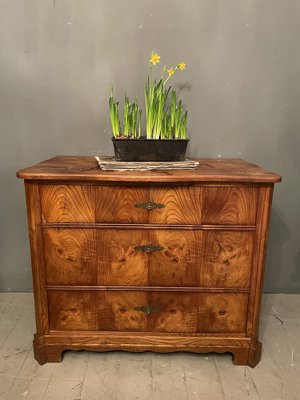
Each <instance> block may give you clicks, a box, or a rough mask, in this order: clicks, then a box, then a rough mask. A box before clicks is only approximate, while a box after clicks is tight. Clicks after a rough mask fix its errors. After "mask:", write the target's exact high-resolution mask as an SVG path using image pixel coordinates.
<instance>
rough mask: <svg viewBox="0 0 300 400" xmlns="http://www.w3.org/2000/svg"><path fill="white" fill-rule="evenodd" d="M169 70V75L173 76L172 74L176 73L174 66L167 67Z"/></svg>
mask: <svg viewBox="0 0 300 400" xmlns="http://www.w3.org/2000/svg"><path fill="white" fill-rule="evenodd" d="M167 72H168V74H169V76H172V75H174V72H175V71H174V68H173V67H172V68H170V69H167Z"/></svg>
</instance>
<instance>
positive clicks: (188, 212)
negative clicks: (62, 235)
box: [40, 184, 257, 225]
mask: <svg viewBox="0 0 300 400" xmlns="http://www.w3.org/2000/svg"><path fill="white" fill-rule="evenodd" d="M40 193H41V204H42V215H43V220H44V221H46V222H54V223H59V222H64V223H65V222H86V223H88V222H99V223H120V224H121V223H136V224H139V223H141V224H148V223H150V224H171V225H172V224H173V225H174V224H192V225H193V224H195V225H197V224H204V225H209V224H233V225H235V224H246V225H247V224H250V225H254V224H255V219H256V207H257V188H256V187H243V186H240V187H238V186H216V187H214V186H189V187H188V186H177V187H176V186H175V187H166V186H163V187H126V186H93V185H44V184H42V185H41V186H40Z"/></svg>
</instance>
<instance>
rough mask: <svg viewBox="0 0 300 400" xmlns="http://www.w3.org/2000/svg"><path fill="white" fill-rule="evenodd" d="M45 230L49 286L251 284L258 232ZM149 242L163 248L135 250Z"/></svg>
mask: <svg viewBox="0 0 300 400" xmlns="http://www.w3.org/2000/svg"><path fill="white" fill-rule="evenodd" d="M44 231H45V233H44V237H45V255H46V271H47V283H48V284H49V285H55V284H61V285H65V284H69V285H104V286H106V285H107V286H109V285H121V286H127V285H131V286H166V287H168V286H173V287H176V286H178V287H182V286H183V287H188V286H191V287H197V286H201V287H208V288H226V287H228V288H230V287H231V288H249V286H250V271H251V258H252V249H253V232H234V231H230V232H227V231H225V232H223V231H211V232H209V231H207V232H201V231H185V232H181V231H175V230H172V231H169V230H166V229H165V230H158V231H157V230H149V231H144V230H135V231H127V230H122V229H119V230H117V229H107V230H106V229H105V230H97V231H96V232H95V230H92V229H81V230H80V229H45V230H44ZM148 244H152V245H154V246H159V247H161V248H162V250H161V251H154V252H151V253H145V252H142V251H138V250H136V249H135V247H136V246H144V245H148Z"/></svg>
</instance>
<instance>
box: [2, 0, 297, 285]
mask: <svg viewBox="0 0 300 400" xmlns="http://www.w3.org/2000/svg"><path fill="white" fill-rule="evenodd" d="M299 20H300V1H298V0H240V1H237V0H187V1H181V0H151V1H149V0H139V1H138V0H115V1H112V0H97V1H95V0H43V1H40V0H26V1H24V0H1V2H0V38H1V39H0V40H1V45H0V87H1V90H0V105H1V107H0V113H1V116H0V135H1V142H0V171H1V172H0V173H1V193H0V212H1V215H0V221H1V224H0V290H3V291H10V290H12V291H27V290H30V289H31V288H32V283H31V272H30V260H29V249H28V238H27V227H26V217H25V199H24V194H23V184H22V181H21V180H17V179H16V178H15V171H16V170H17V169H19V168H22V167H25V166H28V165H31V164H34V163H36V162H39V161H41V160H43V159H46V158H49V157H52V156H55V155H57V154H66V155H67V154H72V155H76V154H77V155H95V154H102V155H108V154H112V145H111V141H110V125H109V119H108V112H107V99H108V96H109V90H110V86H111V84H112V83H113V84H114V85H115V88H116V94H117V95H118V96H119V97H123V93H124V92H125V90H126V91H127V93H128V94H129V95H130V96H135V95H138V97H139V99H140V101H141V102H142V100H143V82H144V79H145V77H146V75H147V69H148V59H149V54H150V53H151V51H152V50H153V49H154V50H156V51H158V52H159V54H161V57H162V60H161V61H162V62H161V64H160V65H159V67H161V66H162V65H163V64H164V63H166V64H168V65H174V64H176V63H177V62H179V61H181V60H184V61H185V62H186V64H187V69H186V71H185V72H182V73H180V74H179V73H178V76H177V78H176V79H175V81H176V82H178V83H180V84H181V85H184V89H183V91H182V97H183V98H184V100H185V103H186V105H187V108H188V110H189V131H190V138H191V144H190V155H192V156H199V157H219V156H220V157H235V158H244V159H246V160H248V161H252V162H254V163H258V164H261V165H262V166H264V167H265V168H268V169H271V170H274V171H276V172H278V173H280V174H282V175H283V183H281V184H279V185H277V187H276V190H275V194H274V207H273V214H272V221H271V231H270V240H269V250H268V257H267V266H266V280H265V291H271V292H272V291H273V292H300V234H299V228H300V212H299V204H300V187H299V183H300V180H299V161H300V157H299V150H300V140H299V137H300V136H299V127H300V112H299V105H300V85H299V74H300V51H299V50H300V46H299V45H300V38H299Z"/></svg>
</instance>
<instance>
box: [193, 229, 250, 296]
mask: <svg viewBox="0 0 300 400" xmlns="http://www.w3.org/2000/svg"><path fill="white" fill-rule="evenodd" d="M253 239H254V233H253V232H235V231H228V232H227V231H226V232H223V231H205V232H203V233H202V243H201V250H200V251H201V256H200V257H199V262H200V266H199V268H200V270H201V272H200V286H203V287H224V288H225V287H231V288H238V287H244V288H249V287H250V276H251V275H250V274H251V264H252V254H253Z"/></svg>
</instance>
